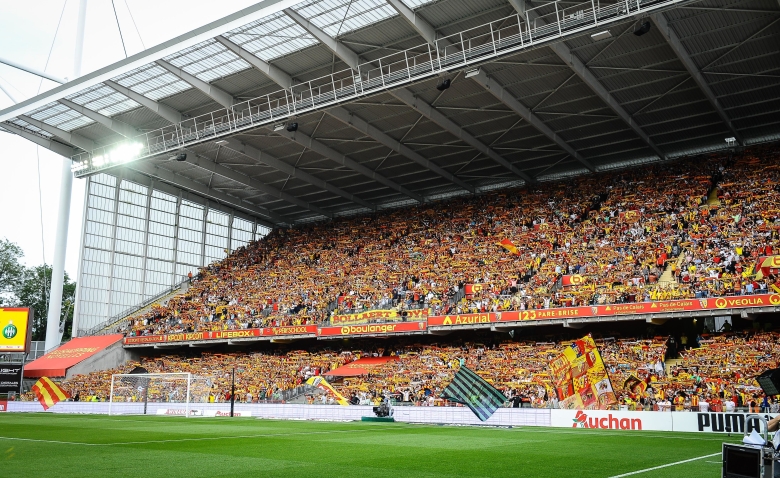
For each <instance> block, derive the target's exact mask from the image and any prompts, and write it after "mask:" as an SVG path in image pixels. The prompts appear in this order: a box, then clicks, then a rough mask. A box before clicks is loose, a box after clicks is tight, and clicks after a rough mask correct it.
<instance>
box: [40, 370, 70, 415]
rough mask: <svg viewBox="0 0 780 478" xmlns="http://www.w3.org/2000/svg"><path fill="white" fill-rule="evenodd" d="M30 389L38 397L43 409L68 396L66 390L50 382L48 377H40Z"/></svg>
mask: <svg viewBox="0 0 780 478" xmlns="http://www.w3.org/2000/svg"><path fill="white" fill-rule="evenodd" d="M32 391H33V392H34V393H35V396H36V397H38V401H39V402H41V405H43V409H44V410H48V409H49V408H51V407H53V406H54V405H56V404H57V403H59V402H61V401H62V400H65V399H67V398H70V395H69V394H68V392H66V391H65V390H63V389H61V388H60V387H59V386H58V385H57V384H56V383H54V382H52V381H51V379H50V378H49V377H41V379H40V380H38V381H37V382H35V385H33V387H32Z"/></svg>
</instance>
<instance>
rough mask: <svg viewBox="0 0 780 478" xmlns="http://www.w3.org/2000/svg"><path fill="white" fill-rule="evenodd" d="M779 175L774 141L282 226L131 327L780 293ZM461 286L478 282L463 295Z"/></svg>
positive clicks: (128, 329)
mask: <svg viewBox="0 0 780 478" xmlns="http://www.w3.org/2000/svg"><path fill="white" fill-rule="evenodd" d="M759 158H760V159H759ZM779 177H780V153H778V152H777V151H774V150H766V151H764V150H761V151H754V152H752V153H749V154H748V153H746V154H745V155H743V156H740V157H738V158H736V159H729V158H726V157H717V156H713V157H709V158H694V159H689V160H684V161H678V162H674V163H664V164H659V165H655V166H651V167H646V168H636V169H634V170H630V171H619V172H612V173H602V174H597V175H591V176H584V177H579V178H575V179H571V180H567V181H563V182H557V183H550V184H545V185H544V186H532V187H530V189H526V190H503V191H498V192H493V193H489V194H486V195H482V196H474V197H466V198H459V199H453V200H449V201H448V202H446V203H445V204H443V205H421V206H417V207H414V208H409V209H401V210H396V211H391V212H388V213H383V214H381V215H374V216H360V217H352V218H342V219H337V220H335V221H332V222H328V223H322V224H315V225H312V226H308V227H304V228H295V229H275V230H274V231H272V232H271V234H269V235H268V236H267V237H265V238H263V239H262V240H259V241H257V242H254V243H251V244H249V245H248V246H246V247H243V248H240V249H238V250H236V251H233V252H232V254H230V255H229V256H228V257H227V258H225V259H224V260H222V261H220V262H217V263H214V264H211V265H209V266H208V267H205V268H203V269H202V270H201V271H199V273H198V274H197V275H196V276H195V278H194V280H193V283H192V286H191V287H190V289H189V291H188V292H186V293H184V294H181V295H179V296H176V297H174V298H173V299H171V300H169V301H168V302H167V303H165V304H164V305H163V304H155V305H154V306H153V307H152V309H151V310H150V311H148V312H146V313H144V314H141V315H139V316H137V317H134V318H132V319H131V320H129V321H128V322H127V323H125V324H124V325H123V327H122V331H123V332H124V333H126V334H128V335H148V334H158V333H172V332H173V333H175V332H190V331H203V330H225V329H247V328H256V327H269V326H284V325H305V324H320V323H325V322H327V321H328V320H329V318H330V317H331V316H332V315H333V314H344V313H352V312H359V311H363V310H373V309H395V310H397V311H399V312H400V313H401V314H402V313H403V311H404V310H406V309H416V308H424V309H428V312H429V314H432V315H438V314H443V313H448V314H452V313H467V312H478V311H501V310H525V309H540V308H550V307H561V306H572V305H589V304H590V305H593V304H610V303H623V302H639V301H650V300H664V299H675V298H693V297H708V296H720V295H725V294H741V293H755V292H758V291H764V290H770V289H772V290H774V288H777V290H780V282H778V281H780V279H779V278H778V277H777V276H776V274H775V272H776V270H767V269H759V268H756V267H755V266H754V264H755V262H756V259H757V258H759V257H762V256H771V255H772V253H773V251H774V250H777V246H778V244H777V242H778V232H777V227H778V222H780V217H778V215H779V214H780V211H779V210H778V206H777V204H778V200H780V197H778V194H780V192H778V190H777V189H778V187H777V184H778V178H779ZM713 186H716V188H713ZM713 191H714V192H713ZM442 206H444V207H442ZM501 241H505V246H502V245H500V244H499V243H500V242H501ZM667 270H669V271H670V274H667V276H668V279H667V280H665V281H663V283H661V282H660V281H659V280H660V278H661V277H662V275H663V274H664V272H665V271H667ZM573 278H574V279H573ZM466 284H480V285H481V287H480V288H479V290H478V291H477V292H475V293H474V294H470V295H469V296H468V297H466V296H465V294H464V286H465V285H466Z"/></svg>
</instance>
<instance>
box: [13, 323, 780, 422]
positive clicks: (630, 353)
mask: <svg viewBox="0 0 780 478" xmlns="http://www.w3.org/2000/svg"><path fill="white" fill-rule="evenodd" d="M596 343H597V345H598V347H599V350H600V352H601V356H602V359H603V361H604V363H605V366H606V369H607V372H608V373H609V376H610V379H611V381H612V386H613V388H614V390H615V391H616V395H617V398H618V400H619V404H620V406H622V407H624V408H628V409H631V410H661V411H664V410H677V411H683V410H692V411H698V410H705V411H706V410H712V411H727V410H734V409H735V408H740V407H741V408H744V409H747V408H750V409H752V410H755V411H759V410H762V411H763V410H764V409H765V410H766V411H770V410H774V409H775V408H777V407H778V406H780V405H778V403H780V402H778V401H777V400H775V399H774V397H764V396H763V395H762V394H761V391H760V388H759V387H758V384H757V383H756V381H755V377H756V376H757V375H758V374H759V373H761V372H763V371H764V370H766V369H769V368H775V367H778V366H780V334H778V333H774V332H773V333H752V332H751V333H731V332H729V333H723V334H718V335H711V336H710V335H705V336H704V337H699V338H698V339H697V340H696V341H695V342H691V344H690V347H687V346H685V347H683V348H682V350H681V351H680V360H678V361H676V362H677V363H676V364H675V365H671V366H669V367H668V370H667V367H666V366H665V364H664V356H665V354H666V351H667V340H666V338H662V337H655V338H650V339H615V338H611V337H606V338H600V339H596ZM567 345H568V342H567V341H562V342H518V341H504V342H502V341H496V342H491V343H475V342H465V341H455V342H450V343H446V344H443V343H426V344H421V343H415V344H408V343H407V344H398V345H394V344H390V345H387V344H383V345H382V346H381V347H374V348H371V349H366V350H347V349H343V350H333V349H319V350H316V351H310V352H307V351H302V350H285V349H282V348H278V349H275V350H273V351H264V352H253V353H225V354H220V353H202V354H199V355H195V356H179V355H165V356H160V357H153V358H148V359H143V360H141V361H140V362H137V363H136V362H131V363H127V364H126V365H124V366H123V367H121V368H119V369H114V370H106V371H101V372H94V373H91V374H88V375H79V376H75V377H73V378H70V379H68V380H66V381H64V382H63V384H62V385H63V388H65V390H67V391H68V392H70V394H71V396H74V397H76V396H78V397H79V399H80V400H84V401H90V400H93V401H104V400H107V399H108V397H109V393H110V385H111V375H112V374H115V373H128V372H129V371H130V370H132V369H134V368H135V367H138V366H140V367H143V368H145V369H146V370H147V371H148V372H150V373H166V372H189V373H191V374H192V375H193V376H194V377H196V378H197V383H198V384H199V385H198V387H196V388H197V390H199V391H200V392H199V393H194V392H193V400H194V401H201V402H223V401H228V400H230V393H231V381H232V373H233V370H234V369H235V373H236V391H235V393H236V396H235V399H236V400H237V401H240V402H250V403H260V402H268V401H277V402H278V401H281V400H285V399H287V398H289V396H288V395H286V394H285V392H286V391H289V390H291V389H294V388H296V387H299V386H301V385H303V384H304V383H305V382H306V380H307V379H308V378H310V377H313V376H321V375H323V374H326V373H327V372H329V371H331V370H336V369H337V368H339V367H341V366H342V365H345V364H347V363H350V362H353V361H355V360H358V359H360V358H365V357H381V356H385V357H393V359H394V360H389V361H387V362H385V363H382V364H378V365H375V366H372V367H371V368H369V369H368V373H367V374H365V375H360V376H351V377H339V376H332V375H329V376H328V379H329V380H330V381H331V382H332V384H333V385H334V386H335V387H336V389H337V390H339V391H340V392H341V394H342V395H344V396H345V397H347V398H348V399H351V400H352V401H353V403H363V404H368V403H376V401H377V400H380V399H381V398H382V397H385V396H388V395H389V396H392V397H393V398H394V399H395V400H397V401H398V402H399V403H402V404H403V403H405V404H416V405H423V406H440V405H446V404H448V402H447V401H446V399H444V398H443V397H442V396H441V394H442V391H443V390H444V388H445V387H446V386H447V384H449V383H450V381H451V380H452V377H453V375H454V373H455V372H456V371H457V369H458V367H459V364H460V361H461V359H463V360H464V361H465V362H464V363H465V364H466V366H468V367H469V368H471V369H473V370H475V371H476V372H477V373H478V374H480V375H481V376H482V377H483V378H485V380H487V381H488V382H489V383H491V384H492V385H493V386H495V387H496V388H498V389H499V390H501V391H502V392H503V393H504V394H505V395H506V396H507V404H506V406H520V407H539V408H543V407H551V408H556V407H558V400H557V397H556V394H555V390H554V386H553V384H552V383H551V377H550V375H549V371H550V369H549V363H550V361H551V360H552V359H553V358H555V357H556V356H557V355H558V354H559V353H560V352H561V350H562V349H563V348H564V347H565V346H567ZM637 379H638V380H639V381H640V382H641V386H640V387H637V386H636V385H637V384H636V380H637ZM632 380H634V382H632ZM125 388H127V389H128V390H127V392H128V393H126V394H122V393H121V389H122V387H121V385H120V386H118V387H117V388H116V389H115V399H116V400H121V401H140V400H142V398H141V397H140V396H139V394H138V393H136V392H135V389H136V387H135V385H134V384H129V385H128V386H127V387H125ZM153 388H154V387H152V386H150V395H149V399H150V400H160V401H183V398H184V397H183V396H177V395H166V393H165V392H164V391H162V390H155V389H153ZM117 390H119V392H120V393H118V392H117ZM168 393H172V392H170V390H169V392H168ZM117 396H118V397H119V398H116V397H117ZM765 398H766V400H765ZM23 399H28V400H32V399H34V398H33V396H32V395H31V394H28V395H27V396H24V397H23ZM319 399H322V400H323V403H333V402H334V397H332V396H327V395H324V396H322V397H319V398H317V400H319ZM314 400H315V398H314V396H310V397H309V402H310V403H311V402H313V401H314ZM317 403H320V402H319V401H318V402H317ZM773 407H774V408H773Z"/></svg>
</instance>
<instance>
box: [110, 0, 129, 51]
mask: <svg viewBox="0 0 780 478" xmlns="http://www.w3.org/2000/svg"><path fill="white" fill-rule="evenodd" d="M111 8H113V9H114V18H116V29H117V30H119V39H120V40H122V50H124V52H125V58H127V48H125V37H124V36H122V27H121V26H119V15H117V13H116V5H115V4H114V0H111Z"/></svg>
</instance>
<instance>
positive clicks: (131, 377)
mask: <svg viewBox="0 0 780 478" xmlns="http://www.w3.org/2000/svg"><path fill="white" fill-rule="evenodd" d="M210 384H211V381H210V380H207V379H203V378H200V377H193V375H192V374H191V373H185V372H177V373H128V374H113V375H111V393H110V395H109V399H108V414H109V415H156V414H158V410H161V409H162V410H166V411H167V413H165V414H166V415H179V416H185V417H190V416H192V406H191V405H192V403H193V397H194V398H195V399H196V401H197V402H205V401H208V391H209V389H210ZM193 388H194V389H195V390H193ZM194 391H195V392H196V393H193V392H194ZM204 393H205V396H204Z"/></svg>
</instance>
